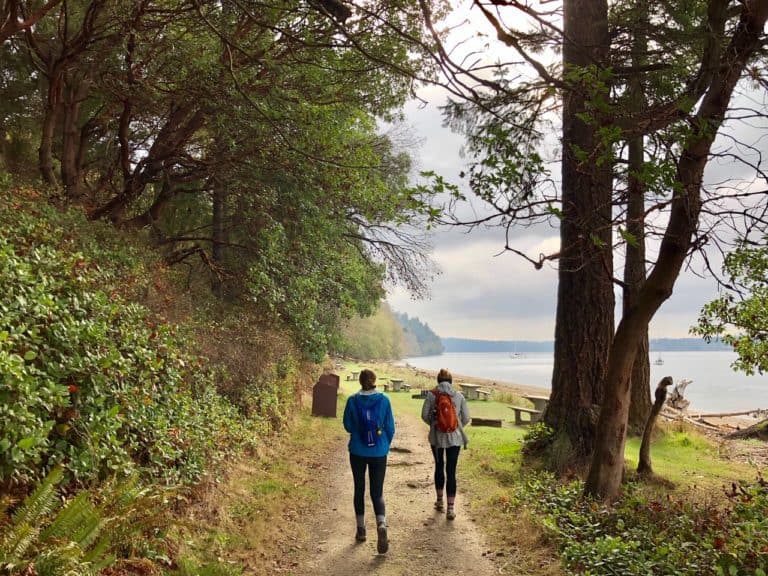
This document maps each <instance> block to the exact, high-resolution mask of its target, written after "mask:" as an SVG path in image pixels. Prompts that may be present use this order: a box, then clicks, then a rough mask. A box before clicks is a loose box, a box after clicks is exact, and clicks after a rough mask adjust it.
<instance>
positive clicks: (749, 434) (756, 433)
mask: <svg viewBox="0 0 768 576" xmlns="http://www.w3.org/2000/svg"><path fill="white" fill-rule="evenodd" d="M727 438H733V439H737V438H757V439H758V440H768V420H761V421H760V422H758V423H757V424H753V425H752V426H750V427H749V428H744V430H736V432H731V433H730V434H728V436H727Z"/></svg>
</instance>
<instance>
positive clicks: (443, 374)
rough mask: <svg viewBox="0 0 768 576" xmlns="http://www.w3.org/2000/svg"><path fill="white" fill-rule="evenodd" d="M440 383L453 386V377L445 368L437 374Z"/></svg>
mask: <svg viewBox="0 0 768 576" xmlns="http://www.w3.org/2000/svg"><path fill="white" fill-rule="evenodd" d="M437 381H438V382H450V383H451V384H453V376H451V373H450V372H448V370H446V369H445V368H440V372H438V373H437Z"/></svg>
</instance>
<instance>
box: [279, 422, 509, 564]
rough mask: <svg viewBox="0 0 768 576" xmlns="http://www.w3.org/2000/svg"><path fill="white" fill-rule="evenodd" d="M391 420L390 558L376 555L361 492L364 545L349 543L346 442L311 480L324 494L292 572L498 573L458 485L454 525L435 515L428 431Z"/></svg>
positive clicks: (352, 522) (350, 516)
mask: <svg viewBox="0 0 768 576" xmlns="http://www.w3.org/2000/svg"><path fill="white" fill-rule="evenodd" d="M395 421H396V426H397V432H396V434H395V439H394V442H393V445H392V450H391V451H390V455H389V459H388V466H387V476H386V480H385V483H384V499H385V501H386V505H387V523H388V524H389V541H390V547H389V552H388V553H387V554H381V555H380V554H377V553H376V529H375V520H374V516H373V509H372V506H371V503H370V498H369V497H368V495H367V494H366V525H367V526H366V527H367V529H368V541H367V542H364V543H356V542H355V540H354V533H355V516H354V511H353V509H352V473H351V472H350V470H349V461H348V454H347V450H346V443H344V444H342V445H340V447H339V450H338V451H337V452H336V454H334V456H333V457H332V459H330V460H329V461H328V462H326V463H325V464H326V465H324V466H322V468H321V469H320V470H319V471H318V476H317V481H318V482H324V483H325V485H326V487H327V489H326V490H325V493H324V494H323V496H322V498H321V500H320V503H319V505H318V507H317V509H316V510H314V512H313V513H312V515H311V520H310V530H309V534H308V535H307V536H306V537H305V538H306V541H305V542H303V543H302V544H301V545H299V546H298V548H299V549H300V550H302V552H301V553H300V555H299V556H300V557H299V558H297V561H296V562H295V563H293V569H292V570H291V571H290V573H291V574H297V575H300V574H301V575H312V576H322V575H326V574H327V575H331V574H332V575H334V576H358V575H362V574H378V575H381V576H394V575H397V576H423V575H425V574H441V573H442V574H462V575H477V576H481V575H482V576H487V575H489V574H495V573H497V569H496V567H494V565H493V563H492V562H491V560H490V559H489V558H487V557H486V556H485V555H484V552H485V551H487V550H488V548H486V547H485V546H484V543H483V537H482V534H481V533H480V531H479V529H478V528H477V526H476V525H475V524H474V522H473V521H472V519H471V518H470V517H469V509H468V507H467V506H466V499H465V498H464V497H463V495H462V486H461V480H460V479H459V486H458V492H459V494H458V497H457V502H456V505H457V509H456V511H457V517H456V519H455V520H453V521H447V520H446V518H445V514H444V513H442V514H441V513H438V512H436V511H435V510H434V509H433V503H434V489H433V486H432V471H433V468H432V454H431V452H430V449H429V445H428V444H427V441H426V436H427V429H426V426H425V425H424V424H423V423H422V422H421V421H419V420H418V419H417V418H416V417H414V416H411V415H408V414H402V415H399V416H397V417H396V418H395ZM461 457H463V454H462V456H461ZM461 457H460V458H459V468H461Z"/></svg>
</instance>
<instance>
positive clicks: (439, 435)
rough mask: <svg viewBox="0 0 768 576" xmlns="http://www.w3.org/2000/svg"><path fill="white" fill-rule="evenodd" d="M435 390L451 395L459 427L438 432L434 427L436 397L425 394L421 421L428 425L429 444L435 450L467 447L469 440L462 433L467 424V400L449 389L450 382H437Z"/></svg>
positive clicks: (451, 388) (430, 393)
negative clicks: (449, 430) (450, 430)
mask: <svg viewBox="0 0 768 576" xmlns="http://www.w3.org/2000/svg"><path fill="white" fill-rule="evenodd" d="M437 389H438V390H439V391H440V392H445V393H447V394H450V395H451V400H453V407H454V408H455V409H456V417H457V419H458V420H459V427H458V428H457V429H456V430H454V431H453V432H440V431H439V430H437V428H436V427H435V401H436V397H435V395H434V394H432V392H427V397H426V399H425V400H424V405H423V406H422V407H421V419H422V420H424V422H426V423H427V424H429V443H430V444H431V445H432V446H435V447H437V448H450V447H451V446H464V448H466V447H467V444H468V443H469V438H467V435H466V433H465V432H464V426H466V425H467V424H469V420H470V417H469V407H468V406H467V400H466V398H464V395H463V394H462V393H461V392H458V391H456V390H454V389H453V387H451V383H450V382H438V384H437Z"/></svg>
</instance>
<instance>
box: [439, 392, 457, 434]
mask: <svg viewBox="0 0 768 576" xmlns="http://www.w3.org/2000/svg"><path fill="white" fill-rule="evenodd" d="M432 394H434V395H435V426H436V427H437V429H438V430H439V431H440V432H453V431H455V430H456V428H458V427H459V419H458V418H457V417H456V407H455V406H454V405H453V399H452V398H451V395H450V394H448V393H447V392H440V391H439V390H438V389H437V388H435V389H434V390H432Z"/></svg>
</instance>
